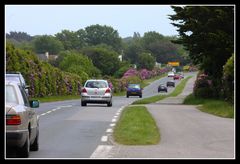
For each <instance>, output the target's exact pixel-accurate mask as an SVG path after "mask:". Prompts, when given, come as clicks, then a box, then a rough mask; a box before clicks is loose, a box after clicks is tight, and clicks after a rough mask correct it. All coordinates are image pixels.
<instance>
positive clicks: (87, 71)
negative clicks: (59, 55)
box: [59, 52, 100, 80]
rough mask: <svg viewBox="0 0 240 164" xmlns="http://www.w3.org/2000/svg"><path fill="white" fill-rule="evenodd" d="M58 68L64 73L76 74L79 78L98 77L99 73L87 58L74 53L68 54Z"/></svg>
mask: <svg viewBox="0 0 240 164" xmlns="http://www.w3.org/2000/svg"><path fill="white" fill-rule="evenodd" d="M59 67H60V68H61V69H62V70H64V71H67V72H70V73H75V74H78V75H79V76H80V77H81V76H83V75H84V76H87V77H98V76H99V75H100V71H99V70H98V69H97V68H96V67H95V66H94V65H93V63H92V61H91V60H90V59H89V58H88V57H87V56H85V55H83V54H79V53H76V52H68V54H67V55H65V57H64V58H63V60H62V61H61V62H60V64H59ZM85 80H86V79H85Z"/></svg>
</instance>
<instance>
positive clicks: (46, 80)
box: [6, 44, 83, 97]
mask: <svg viewBox="0 0 240 164" xmlns="http://www.w3.org/2000/svg"><path fill="white" fill-rule="evenodd" d="M6 58H7V60H6V61H7V63H6V71H18V72H21V73H22V75H23V77H24V78H25V80H26V83H27V84H28V85H29V86H30V88H29V95H30V97H44V96H51V95H79V90H80V87H81V84H82V80H83V79H82V78H81V77H79V76H77V75H75V74H71V73H67V72H63V71H61V70H60V69H58V68H55V67H53V66H51V65H50V64H49V63H47V62H42V61H40V60H38V58H37V56H36V55H34V54H32V53H30V52H28V51H24V50H20V49H16V48H15V47H14V46H12V45H10V44H7V47H6Z"/></svg>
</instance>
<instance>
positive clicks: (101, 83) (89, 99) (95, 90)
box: [81, 80, 112, 107]
mask: <svg viewBox="0 0 240 164" xmlns="http://www.w3.org/2000/svg"><path fill="white" fill-rule="evenodd" d="M87 103H106V104H107V106H109V107H110V106H112V90H111V88H110V87H109V84H108V82H107V81H106V80H87V81H86V82H85V84H84V86H83V88H82V90H81V105H82V106H86V105H87Z"/></svg>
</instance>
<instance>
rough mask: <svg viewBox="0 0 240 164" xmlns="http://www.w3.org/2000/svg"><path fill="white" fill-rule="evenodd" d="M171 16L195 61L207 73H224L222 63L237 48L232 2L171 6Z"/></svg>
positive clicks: (216, 74) (182, 41)
mask: <svg viewBox="0 0 240 164" xmlns="http://www.w3.org/2000/svg"><path fill="white" fill-rule="evenodd" d="M172 8H173V10H174V11H175V12H176V14H174V15H170V19H171V20H173V21H177V22H178V23H172V24H173V25H174V26H176V27H177V28H178V32H179V35H180V39H178V40H177V41H175V42H176V43H181V44H183V45H184V46H185V47H186V49H187V50H188V51H189V55H190V58H191V59H192V60H193V62H194V64H199V65H200V67H201V69H203V70H204V71H205V72H206V73H207V74H209V75H210V76H213V77H215V78H218V79H219V78H221V77H222V67H223V65H224V64H225V63H226V61H227V59H228V58H229V57H230V56H231V54H232V53H233V51H234V8H233V6H185V7H177V6H172Z"/></svg>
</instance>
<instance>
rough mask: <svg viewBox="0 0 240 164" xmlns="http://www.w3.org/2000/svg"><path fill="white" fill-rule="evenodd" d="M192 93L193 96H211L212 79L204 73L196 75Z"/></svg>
mask: <svg viewBox="0 0 240 164" xmlns="http://www.w3.org/2000/svg"><path fill="white" fill-rule="evenodd" d="M193 93H194V96H196V97H201V98H210V97H212V96H213V88H212V81H211V80H210V79H209V77H208V75H206V74H204V73H201V74H199V75H198V77H197V79H196V81H195V84H194V88H193Z"/></svg>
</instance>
